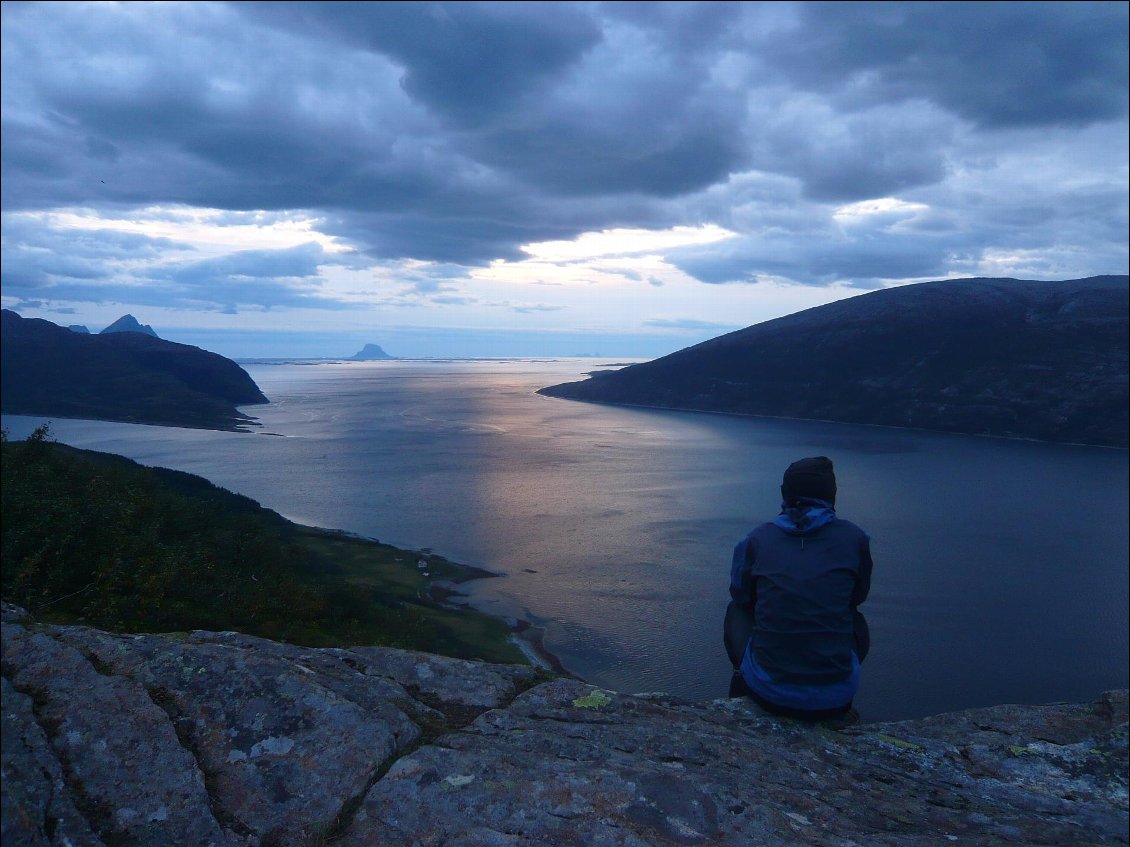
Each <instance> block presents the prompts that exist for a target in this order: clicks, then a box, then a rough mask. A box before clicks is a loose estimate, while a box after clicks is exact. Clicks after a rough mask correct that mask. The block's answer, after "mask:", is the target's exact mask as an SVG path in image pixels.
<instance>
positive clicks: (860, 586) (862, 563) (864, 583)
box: [851, 534, 874, 609]
mask: <svg viewBox="0 0 1130 847" xmlns="http://www.w3.org/2000/svg"><path fill="white" fill-rule="evenodd" d="M873 564H874V563H873V562H872V561H871V539H870V538H869V537H868V536H867V535H866V534H864V536H863V541H862V542H861V543H860V547H859V571H858V573H856V575H855V588H854V589H853V590H852V592H851V607H852V608H853V609H854V608H855V607H856V606H858V605H859V604H861V603H862V602H863V601H864V600H866V599H867V595H868V594H869V593H870V592H871V568H872V567H873Z"/></svg>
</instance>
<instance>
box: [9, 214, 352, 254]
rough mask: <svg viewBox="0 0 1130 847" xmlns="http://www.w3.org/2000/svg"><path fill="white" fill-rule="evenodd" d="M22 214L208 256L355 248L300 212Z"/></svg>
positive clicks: (50, 223) (52, 223)
mask: <svg viewBox="0 0 1130 847" xmlns="http://www.w3.org/2000/svg"><path fill="white" fill-rule="evenodd" d="M20 216H23V217H26V218H29V219H33V220H38V221H41V222H43V223H45V224H47V225H48V226H50V227H52V228H54V229H59V230H67V229H77V230H113V231H116V232H131V233H136V234H138V235H144V236H148V237H149V238H167V239H170V240H172V241H176V242H179V243H182V244H185V245H188V246H190V247H192V248H194V249H196V250H199V251H200V252H202V253H207V254H223V253H228V252H232V251H236V250H282V249H286V248H288V247H297V246H298V245H300V244H309V243H310V242H315V243H317V244H319V245H320V246H321V247H322V249H323V250H325V251H326V252H327V253H347V252H349V251H350V250H351V248H350V247H348V246H347V245H344V244H342V243H341V242H340V241H339V240H338V239H337V238H335V237H334V236H332V235H326V234H325V233H323V232H320V231H319V230H318V228H317V227H318V225H319V224H320V223H321V221H320V220H319V219H318V218H314V217H307V216H303V215H300V214H279V213H273V212H226V211H223V210H221V209H199V208H190V207H170V206H148V207H145V208H143V209H137V210H135V211H133V212H131V213H129V214H128V215H126V216H123V217H108V216H106V215H104V214H99V213H96V212H94V211H91V210H88V209H61V210H56V211H50V212H24V213H20Z"/></svg>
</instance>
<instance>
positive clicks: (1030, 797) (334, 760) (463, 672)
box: [3, 606, 1128, 847]
mask: <svg viewBox="0 0 1130 847" xmlns="http://www.w3.org/2000/svg"><path fill="white" fill-rule="evenodd" d="M3 611H4V639H3V717H4V721H3V730H4V737H3V776H4V779H3V812H4V818H3V844H4V845H5V847H8V845H9V844H11V845H23V844H29V845H31V844H49V845H56V844H57V845H62V844H74V845H101V844H137V845H154V847H157V845H164V844H200V845H205V844H214V845H217V847H219V845H235V844H242V845H247V847H252V845H266V844H277V845H315V844H324V843H327V842H332V843H334V844H337V845H345V847H362V845H364V847H375V845H389V847H391V845H396V847H401V845H420V846H421V847H426V845H435V847H438V845H442V844H448V845H450V844H459V845H468V846H469V847H473V845H484V846H485V845H522V847H533V845H546V846H547V847H552V846H553V845H586V847H587V845H593V847H602V845H609V846H611V845H616V846H617V847H621V846H622V847H628V846H629V845H633V847H638V846H640V845H676V844H703V845H708V844H709V845H734V847H739V845H740V847H746V845H750V844H765V845H845V847H846V845H851V844H854V845H925V844H943V843H945V844H948V843H958V844H978V845H990V844H993V845H996V844H1016V845H1052V844H1055V845H1073V844H1077V845H1101V844H1111V845H1116V844H1125V843H1126V833H1127V823H1128V815H1127V772H1126V771H1127V729H1126V727H1127V723H1126V722H1127V693H1126V692H1125V691H1117V692H1108V693H1106V694H1104V695H1102V696H1101V697H1100V698H1099V699H1097V700H1096V701H1095V702H1093V703H1089V704H1057V705H1050V706H1000V707H996V708H992V709H978V710H973V711H967V712H960V713H954V714H948V715H939V716H937V717H934V718H927V719H924V720H916V721H902V722H895V723H886V724H873V725H857V726H854V727H849V728H840V729H836V728H831V727H828V726H822V725H810V724H804V723H800V722H797V721H792V720H788V719H783V718H777V717H774V716H771V715H767V714H765V713H764V712H762V711H760V710H759V709H758V708H757V707H756V706H754V705H752V704H751V703H749V702H748V701H744V700H719V701H714V702H708V703H691V702H686V701H682V700H678V699H675V698H670V697H666V696H664V695H658V694H650V695H646V696H632V695H625V694H612V693H611V692H608V691H604V690H601V689H599V688H595V687H593V686H590V685H586V684H584V683H582V682H580V681H577V680H573V679H566V678H556V679H547V678H546V677H545V676H544V675H543V674H540V673H538V672H537V671H534V670H532V669H530V668H524V667H518V666H513V667H511V666H503V665H490V664H486V663H482V662H466V661H460V660H456V659H446V658H442V657H438V656H429V655H426V654H421V653H412V652H410V651H404V650H391V649H385V648H379V647H365V648H355V649H344V648H341V649H325V648H321V649H317V648H304V647H296V646H294V645H287V644H278V643H275V642H271V641H266V640H264V639H259V638H252V637H249V636H244V635H239V634H236V633H210V632H194V633H191V634H189V635H188V636H180V637H172V636H161V635H140V636H138V635H116V634H113V633H106V632H100V631H98V630H94V629H90V628H84V627H60V626H49V625H44V624H40V623H37V622H35V621H34V620H32V619H30V618H29V617H28V616H27V615H26V613H23V612H22V611H21V610H18V609H15V608H13V607H9V606H5V608H4V610H3Z"/></svg>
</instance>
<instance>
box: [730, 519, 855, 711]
mask: <svg viewBox="0 0 1130 847" xmlns="http://www.w3.org/2000/svg"><path fill="white" fill-rule="evenodd" d="M871 568H872V562H871V547H870V541H869V538H868V535H867V533H865V532H864V531H863V530H862V529H860V528H859V527H858V526H856V525H855V524H853V523H852V522H851V521H846V520H842V519H841V518H838V517H836V512H835V509H833V508H832V506H831V504H829V503H825V502H824V501H821V500H804V501H801V502H800V504H799V505H798V506H796V507H793V508H787V507H786V508H784V509H783V510H782V512H781V514H780V515H778V516H777V518H776V519H775V520H773V521H771V522H769V523H765V524H762V525H761V526H759V527H757V528H756V529H755V530H753V532H751V533H750V534H749V535H748V536H746V537H745V538H744V539H743V540H742V541H741V542H739V543H738V545H737V546H736V547H735V548H734V558H733V565H732V567H731V570H730V596H731V597H733V599H734V600H735V601H736V602H737V603H739V604H740V605H742V606H744V607H745V608H746V609H747V610H748V611H750V612H752V614H753V618H754V624H753V632H752V635H751V637H750V640H749V644H748V646H747V648H746V655H745V660H744V661H743V663H742V675H743V676H744V677H745V680H746V683H747V684H748V685H749V686H750V688H752V689H753V690H754V691H755V692H757V693H758V694H759V695H760V696H762V697H764V698H765V699H767V700H769V701H770V702H774V703H778V704H779V705H782V706H790V707H793V708H801V709H806V708H807V709H823V708H836V707H839V706H842V705H845V704H847V703H850V702H851V700H852V698H853V697H854V696H855V691H856V689H857V688H858V684H859V661H858V659H857V657H856V656H855V653H854V651H853V649H852V648H853V646H854V641H855V636H854V633H855V630H854V622H853V613H854V611H855V608H856V607H857V606H858V605H859V604H860V603H862V602H863V601H864V600H866V599H867V593H868V591H869V590H870V588H871Z"/></svg>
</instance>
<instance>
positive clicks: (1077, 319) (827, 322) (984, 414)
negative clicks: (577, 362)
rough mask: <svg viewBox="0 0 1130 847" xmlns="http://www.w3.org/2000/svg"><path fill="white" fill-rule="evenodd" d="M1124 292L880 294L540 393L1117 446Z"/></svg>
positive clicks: (1035, 287) (984, 284) (1023, 289)
mask: <svg viewBox="0 0 1130 847" xmlns="http://www.w3.org/2000/svg"><path fill="white" fill-rule="evenodd" d="M1127 286H1128V278H1127V277H1126V276H1100V277H1091V278H1088V279H1079V280H1068V281H1064V282H1037V281H1030V280H1015V279H963V280H946V281H942V282H928V283H920V284H917V285H907V286H902V287H899V288H890V289H884V290H881V291H874V292H871V293H868V294H863V295H860V296H858V297H852V298H850V299H847V300H841V301H839V302H836V303H831V304H829V305H826V306H820V307H817V308H813V309H808V310H806V311H803V312H798V313H796V314H793V315H789V316H787V317H783V318H778V319H776V320H772V321H767V322H765V323H761V324H757V325H755V326H751V327H747V328H746V329H742V330H738V331H737V332H732V333H729V334H728V335H723V336H720V337H719V338H715V339H712V340H710V341H706V342H704V343H702V344H698V345H696V346H694V347H689V348H687V349H685V350H680V351H678V352H676V353H672V354H671V355H669V356H664V357H663V358H661V359H656V360H654V361H651V362H645V363H642V364H638V365H632V366H630V367H627V368H624V369H623V370H620V371H613V372H604V373H597V374H594V375H592V376H591V377H590V378H589V379H588V380H586V381H584V382H574V383H565V384H562V385H555V386H551V387H548V388H544V389H542V390H541V392H540V393H542V394H545V395H548V396H552V397H564V398H569V399H574V400H590V401H596V402H603V403H620V404H632V405H642V406H657V407H664V408H675V409H694V410H703V411H712V412H726V413H732V414H744V415H766V416H773V417H791V418H808V419H818V420H832V421H844V422H850V423H865V424H881V425H886V426H904V427H919V428H924V429H932V430H941V431H949V432H963V433H974V434H985V435H1000V436H1012V437H1022V438H1035V439H1040V440H1046V441H1057V442H1072V443H1085V444H1099V445H1107V446H1117V447H1126V446H1127V431H1128V426H1127V399H1128V392H1127V306H1128V299H1127V290H1128V288H1127Z"/></svg>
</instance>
